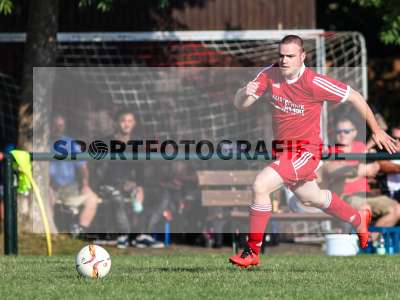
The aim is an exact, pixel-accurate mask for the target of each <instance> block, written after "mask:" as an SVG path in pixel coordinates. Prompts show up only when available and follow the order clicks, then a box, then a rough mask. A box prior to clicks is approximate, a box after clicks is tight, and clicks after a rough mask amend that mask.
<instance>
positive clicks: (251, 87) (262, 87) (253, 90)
mask: <svg viewBox="0 0 400 300" xmlns="http://www.w3.org/2000/svg"><path fill="white" fill-rule="evenodd" d="M267 69H269V67H268V68H265V69H264V70H262V71H261V72H260V73H259V74H258V75H257V77H256V78H255V79H254V80H252V81H250V82H249V83H248V84H247V85H246V86H245V87H243V88H241V89H239V90H238V91H237V92H236V95H235V99H234V101H233V104H234V105H235V107H236V108H237V109H238V110H241V111H243V110H247V109H249V108H250V106H251V105H252V104H253V103H254V102H256V101H257V100H258V98H260V97H261V96H262V95H263V94H264V93H265V91H266V89H267V81H268V76H267V73H266V70H267Z"/></svg>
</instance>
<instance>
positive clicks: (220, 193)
mask: <svg viewBox="0 0 400 300" xmlns="http://www.w3.org/2000/svg"><path fill="white" fill-rule="evenodd" d="M257 174H258V172H257V171H240V170H232V171H222V170H218V171H211V170H205V171H197V176H198V182H199V186H200V188H201V201H202V206H204V207H225V208H231V210H230V213H229V216H230V217H231V220H230V221H232V222H234V221H235V220H240V219H242V221H244V220H246V219H247V218H248V216H249V214H248V211H247V209H246V208H247V206H248V205H249V204H250V203H251V202H252V199H253V191H252V185H253V183H254V180H255V178H256V176H257ZM271 198H272V199H277V200H278V201H279V200H281V199H280V192H275V193H273V195H272V197H271ZM330 219H331V216H329V215H327V214H325V213H295V212H275V213H273V214H272V217H271V220H276V221H283V222H285V221H326V220H330ZM236 231H237V230H235V232H236ZM235 232H234V233H235ZM233 247H234V250H237V243H236V239H235V238H234V239H233Z"/></svg>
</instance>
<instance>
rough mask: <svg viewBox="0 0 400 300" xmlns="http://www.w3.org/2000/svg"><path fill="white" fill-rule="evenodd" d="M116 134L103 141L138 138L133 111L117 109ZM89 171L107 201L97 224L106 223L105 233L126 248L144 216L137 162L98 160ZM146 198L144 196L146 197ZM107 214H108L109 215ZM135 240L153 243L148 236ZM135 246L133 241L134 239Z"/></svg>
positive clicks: (140, 171)
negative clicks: (91, 170) (103, 215)
mask: <svg viewBox="0 0 400 300" xmlns="http://www.w3.org/2000/svg"><path fill="white" fill-rule="evenodd" d="M115 120H116V133H115V134H114V135H113V136H111V137H109V138H106V139H105V141H111V140H117V141H121V142H123V143H127V142H128V141H129V140H133V139H135V140H139V139H140V137H139V136H138V134H137V130H136V128H137V126H136V125H137V123H136V118H135V115H134V114H133V112H131V111H127V110H121V111H119V112H117V114H116V117H115ZM93 171H94V172H95V173H96V178H95V179H96V180H95V181H96V183H95V186H96V191H98V193H99V194H100V195H101V196H102V198H103V199H104V200H105V201H107V203H108V204H110V207H109V208H110V209H108V208H107V212H106V214H107V215H106V216H105V217H106V218H107V220H101V223H103V224H104V223H106V222H108V221H109V220H111V222H112V223H111V224H109V223H108V226H107V228H105V229H106V230H107V231H108V232H109V233H116V234H118V237H117V247H118V248H126V247H128V245H129V238H130V236H129V234H130V233H131V232H133V231H135V232H136V233H138V232H143V230H144V224H143V222H144V217H143V216H142V211H143V208H144V207H143V204H144V200H145V193H144V188H143V184H144V169H143V163H142V162H140V161H135V162H133V161H129V162H128V161H125V160H124V161H106V160H104V161H101V162H98V161H96V162H94V164H93ZM146 198H147V196H146ZM110 213H111V214H112V215H110ZM137 239H138V241H140V242H143V243H142V244H141V243H139V244H140V245H138V246H143V247H144V246H148V245H150V243H151V244H156V241H154V239H153V238H152V237H151V236H148V235H139V236H138V238H137ZM134 244H135V245H136V242H134Z"/></svg>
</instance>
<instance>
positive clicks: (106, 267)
mask: <svg viewBox="0 0 400 300" xmlns="http://www.w3.org/2000/svg"><path fill="white" fill-rule="evenodd" d="M75 265H76V270H77V271H78V273H79V274H80V275H82V276H84V277H90V278H102V277H104V276H106V275H107V274H108V272H110V269H111V258H110V254H108V252H107V251H106V249H104V248H103V247H100V246H97V245H88V246H85V247H83V248H82V249H81V250H80V251H79V253H78V254H77V255H76V259H75Z"/></svg>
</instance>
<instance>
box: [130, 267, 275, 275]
mask: <svg viewBox="0 0 400 300" xmlns="http://www.w3.org/2000/svg"><path fill="white" fill-rule="evenodd" d="M134 270H135V271H139V272H166V273H171V272H172V273H182V272H188V273H212V272H221V271H222V270H223V271H227V272H238V271H243V272H246V271H248V272H269V271H271V270H266V269H261V268H249V269H239V268H236V267H231V266H228V267H153V268H152V267H150V268H142V267H140V268H134Z"/></svg>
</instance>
